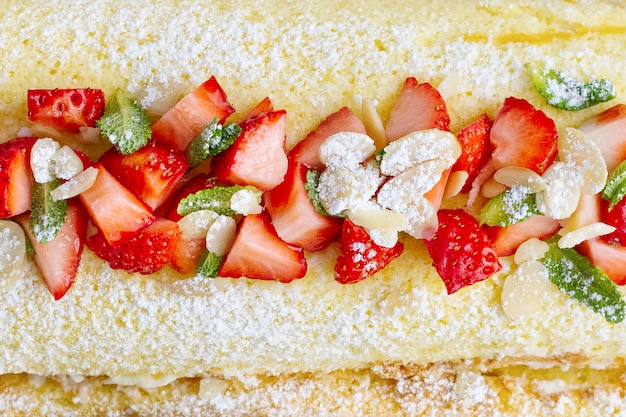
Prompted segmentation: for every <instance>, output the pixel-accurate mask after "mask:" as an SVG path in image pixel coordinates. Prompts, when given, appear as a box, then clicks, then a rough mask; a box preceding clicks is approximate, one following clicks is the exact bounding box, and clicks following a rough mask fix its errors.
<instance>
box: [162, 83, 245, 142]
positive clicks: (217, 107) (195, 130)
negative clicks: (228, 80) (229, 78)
mask: <svg viewBox="0 0 626 417" xmlns="http://www.w3.org/2000/svg"><path fill="white" fill-rule="evenodd" d="M234 111H235V109H234V108H233V107H232V106H231V105H230V103H229V102H228V99H227V97H226V93H225V92H224V90H223V89H222V87H221V86H220V85H219V83H218V82H217V79H216V78H215V77H211V78H209V79H208V80H207V81H205V82H204V83H203V84H201V85H200V86H198V87H196V88H195V89H194V90H193V91H191V92H190V93H189V94H187V95H186V96H185V97H183V98H182V99H181V100H180V101H179V102H178V103H176V104H175V105H174V107H172V108H171V109H169V110H168V111H167V112H166V113H165V114H164V115H163V116H161V118H160V119H159V120H157V122H156V123H154V125H152V137H153V138H154V139H156V140H157V141H159V142H163V143H165V144H167V145H169V146H171V147H173V148H174V149H177V150H179V151H182V152H185V151H186V150H187V148H188V147H189V144H190V143H191V142H192V141H193V140H194V138H195V137H196V136H198V134H199V133H200V132H202V129H204V127H205V126H207V125H208V124H209V123H211V122H212V121H213V119H215V118H217V119H218V121H219V123H224V120H226V118H227V117H228V116H230V115H231V114H232V113H233V112H234Z"/></svg>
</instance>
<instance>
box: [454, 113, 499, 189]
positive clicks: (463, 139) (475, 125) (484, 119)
mask: <svg viewBox="0 0 626 417" xmlns="http://www.w3.org/2000/svg"><path fill="white" fill-rule="evenodd" d="M492 125H493V120H491V118H489V116H487V115H486V114H483V115H481V116H480V117H478V118H477V119H476V120H474V121H473V122H472V123H470V124H469V125H467V126H466V127H464V128H463V129H461V130H460V131H459V133H458V134H457V135H456V137H457V139H458V141H459V143H460V144H461V156H460V157H459V159H457V161H456V162H455V163H454V166H453V167H452V171H466V172H467V173H468V174H469V176H468V177H467V180H466V181H465V185H464V186H463V188H462V190H461V192H463V193H466V192H468V191H469V190H470V188H471V186H472V182H474V179H475V178H476V176H478V172H479V171H480V168H482V167H483V166H484V165H485V164H486V163H487V161H488V160H489V158H490V157H491V142H490V141H489V132H490V131H491V126H492Z"/></svg>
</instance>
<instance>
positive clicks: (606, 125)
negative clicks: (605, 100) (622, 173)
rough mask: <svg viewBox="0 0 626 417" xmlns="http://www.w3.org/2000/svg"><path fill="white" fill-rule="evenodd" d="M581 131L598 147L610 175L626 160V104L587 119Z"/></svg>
mask: <svg viewBox="0 0 626 417" xmlns="http://www.w3.org/2000/svg"><path fill="white" fill-rule="evenodd" d="M579 129H580V130H581V131H583V132H585V133H586V134H587V137H588V138H589V139H591V140H593V141H594V142H595V143H596V145H598V147H599V148H600V152H602V157H603V158H604V161H605V162H606V167H607V170H608V171H609V174H610V173H611V172H612V171H613V170H614V169H615V167H617V165H619V163H620V162H622V161H623V160H625V159H626V104H617V105H615V106H613V107H611V108H610V109H607V110H605V111H603V112H602V113H600V114H597V115H595V116H593V117H591V118H589V119H587V120H586V121H585V122H584V123H583V124H582V125H581V126H580V127H579Z"/></svg>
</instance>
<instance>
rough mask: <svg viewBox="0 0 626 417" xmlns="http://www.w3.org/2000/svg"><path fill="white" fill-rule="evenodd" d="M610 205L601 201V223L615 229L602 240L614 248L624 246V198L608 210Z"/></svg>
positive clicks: (625, 205) (625, 244) (625, 215)
mask: <svg viewBox="0 0 626 417" xmlns="http://www.w3.org/2000/svg"><path fill="white" fill-rule="evenodd" d="M609 205H610V203H609V202H608V201H606V200H604V199H601V204H600V216H601V218H602V221H603V222H605V223H606V224H609V225H611V226H613V227H615V231H614V232H613V233H611V234H608V235H606V236H603V237H602V238H603V239H604V240H606V241H607V242H609V243H610V244H612V245H615V246H626V198H622V199H621V200H620V201H619V202H617V204H615V205H614V206H613V207H612V208H611V209H610V210H609Z"/></svg>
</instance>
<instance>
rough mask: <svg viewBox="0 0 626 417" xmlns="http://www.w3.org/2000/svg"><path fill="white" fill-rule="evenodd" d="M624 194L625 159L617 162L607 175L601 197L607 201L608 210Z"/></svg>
mask: <svg viewBox="0 0 626 417" xmlns="http://www.w3.org/2000/svg"><path fill="white" fill-rule="evenodd" d="M625 195H626V161H623V162H622V163H621V164H619V165H618V166H617V167H616V168H615V169H614V170H613V172H612V173H611V175H610V176H609V179H608V180H607V182H606V185H605V186H604V189H603V190H602V198H604V199H605V200H606V201H609V202H610V204H609V210H611V209H612V208H613V206H615V205H616V204H617V203H619V202H620V201H621V200H622V198H624V196H625Z"/></svg>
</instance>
